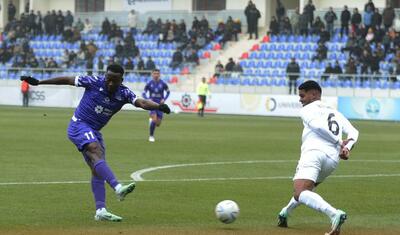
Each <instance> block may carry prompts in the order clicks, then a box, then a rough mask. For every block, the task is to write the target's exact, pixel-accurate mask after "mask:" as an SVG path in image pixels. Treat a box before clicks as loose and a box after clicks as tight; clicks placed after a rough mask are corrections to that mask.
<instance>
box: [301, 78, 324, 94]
mask: <svg viewBox="0 0 400 235" xmlns="http://www.w3.org/2000/svg"><path fill="white" fill-rule="evenodd" d="M299 90H305V91H309V90H317V91H319V93H321V94H322V89H321V86H320V85H319V84H318V82H316V81H313V80H308V81H305V82H303V83H302V84H301V85H300V86H299Z"/></svg>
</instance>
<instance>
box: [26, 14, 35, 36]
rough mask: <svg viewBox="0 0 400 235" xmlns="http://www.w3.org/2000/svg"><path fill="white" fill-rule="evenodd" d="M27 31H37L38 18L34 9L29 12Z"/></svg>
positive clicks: (31, 32)
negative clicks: (36, 21) (36, 22)
mask: <svg viewBox="0 0 400 235" xmlns="http://www.w3.org/2000/svg"><path fill="white" fill-rule="evenodd" d="M27 17H28V19H27V26H28V27H27V32H28V33H30V34H33V33H34V32H35V26H36V25H35V20H36V15H35V13H34V11H33V10H31V12H30V13H29V15H28V16H27Z"/></svg>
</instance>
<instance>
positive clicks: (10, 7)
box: [7, 1, 17, 22]
mask: <svg viewBox="0 0 400 235" xmlns="http://www.w3.org/2000/svg"><path fill="white" fill-rule="evenodd" d="M15 13H17V8H15V5H14V3H13V2H12V1H9V2H8V8H7V14H8V22H10V21H12V20H14V19H15Z"/></svg>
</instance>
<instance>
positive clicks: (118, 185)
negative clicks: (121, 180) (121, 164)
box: [114, 184, 122, 193]
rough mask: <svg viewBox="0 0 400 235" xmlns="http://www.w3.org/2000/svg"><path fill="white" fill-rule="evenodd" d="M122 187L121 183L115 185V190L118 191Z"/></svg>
mask: <svg viewBox="0 0 400 235" xmlns="http://www.w3.org/2000/svg"><path fill="white" fill-rule="evenodd" d="M121 188H122V185H121V184H117V186H115V188H114V190H115V192H117V193H118V192H119V190H120V189H121Z"/></svg>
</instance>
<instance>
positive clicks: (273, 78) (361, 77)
mask: <svg viewBox="0 0 400 235" xmlns="http://www.w3.org/2000/svg"><path fill="white" fill-rule="evenodd" d="M88 72H92V73H93V74H99V73H104V71H99V70H97V69H93V70H86V69H84V70H82V69H65V68H57V69H44V68H36V69H33V68H32V69H30V68H9V69H8V70H0V80H1V81H2V84H7V83H10V84H15V81H18V79H19V77H20V76H22V75H29V76H33V77H36V78H38V79H39V80H42V79H48V78H51V77H56V76H76V75H79V74H88ZM150 72H151V71H138V70H126V73H125V75H124V83H125V84H127V85H128V86H130V87H133V88H134V89H140V90H141V89H143V86H144V84H145V83H146V82H148V81H149V80H150V79H151V77H150V76H149V74H150ZM289 75H295V76H298V77H299V78H298V79H297V82H296V85H297V86H298V85H300V84H301V83H302V82H304V81H306V80H315V81H318V82H319V83H320V84H321V86H322V87H323V88H324V90H325V91H327V92H325V94H328V95H333V96H338V95H343V94H345V95H348V96H356V95H358V94H359V93H360V91H362V96H374V94H375V93H376V92H379V93H380V94H379V96H383V97H400V76H399V75H390V74H386V75H383V74H379V75H371V74H340V75H335V74H322V75H320V76H317V75H316V74H305V73H300V74H286V73H285V74H282V75H269V76H267V75H257V76H249V75H243V74H242V73H238V72H231V73H227V72H226V73H221V74H219V76H214V74H212V73H208V74H199V73H189V74H178V75H169V74H162V75H161V78H162V79H163V80H164V81H166V82H167V83H168V84H169V86H170V88H171V90H172V91H184V92H196V87H197V85H198V81H199V78H201V77H206V78H208V80H209V84H210V87H211V90H212V91H213V92H220V93H256V94H287V88H288V85H289V79H288V76H289Z"/></svg>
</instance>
